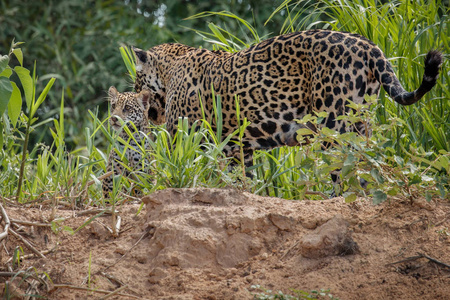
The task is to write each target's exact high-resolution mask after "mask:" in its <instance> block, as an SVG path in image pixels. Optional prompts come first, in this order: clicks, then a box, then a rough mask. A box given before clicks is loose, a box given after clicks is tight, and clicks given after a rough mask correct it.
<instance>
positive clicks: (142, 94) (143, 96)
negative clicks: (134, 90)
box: [138, 90, 150, 111]
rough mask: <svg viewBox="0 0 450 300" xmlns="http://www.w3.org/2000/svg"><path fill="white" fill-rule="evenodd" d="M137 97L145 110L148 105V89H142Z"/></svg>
mask: <svg viewBox="0 0 450 300" xmlns="http://www.w3.org/2000/svg"><path fill="white" fill-rule="evenodd" d="M138 99H139V102H140V103H141V105H142V106H143V107H144V109H145V110H146V111H147V110H148V108H149V107H150V91H148V90H142V91H141V92H140V93H139V95H138Z"/></svg>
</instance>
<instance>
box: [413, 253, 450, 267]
mask: <svg viewBox="0 0 450 300" xmlns="http://www.w3.org/2000/svg"><path fill="white" fill-rule="evenodd" d="M417 254H418V255H420V256H421V257H423V258H426V259H428V260H429V261H432V262H434V263H435V264H438V265H441V266H443V267H446V268H448V269H450V265H448V264H446V263H443V262H441V261H439V260H437V259H435V258H433V257H430V256H428V255H425V254H423V253H419V252H417Z"/></svg>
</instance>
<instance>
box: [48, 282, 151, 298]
mask: <svg viewBox="0 0 450 300" xmlns="http://www.w3.org/2000/svg"><path fill="white" fill-rule="evenodd" d="M60 288H65V289H72V290H79V291H86V292H94V293H100V294H110V293H111V291H106V290H99V289H95V288H84V287H80V286H74V285H69V284H55V285H53V289H60ZM50 292H53V290H52V291H50ZM116 295H117V296H123V297H129V298H133V299H143V298H142V297H137V296H134V295H130V294H122V293H117V294H116Z"/></svg>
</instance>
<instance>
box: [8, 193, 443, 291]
mask: <svg viewBox="0 0 450 300" xmlns="http://www.w3.org/2000/svg"><path fill="white" fill-rule="evenodd" d="M143 201H144V202H145V203H146V206H145V208H143V209H142V211H141V212H140V213H138V211H139V207H140V205H139V203H135V204H130V203H128V204H125V205H123V206H122V207H120V208H119V216H120V217H121V229H120V233H119V235H118V237H116V238H114V237H113V236H112V234H111V232H110V231H109V227H110V224H111V216H110V215H106V214H105V215H103V216H101V217H98V218H95V220H94V221H92V222H91V223H89V224H88V225H86V226H85V227H83V228H82V229H80V230H79V231H78V232H76V233H75V234H73V235H72V234H71V233H70V232H69V231H67V230H62V228H63V226H67V227H70V228H72V229H76V228H78V227H79V226H81V225H82V224H84V223H85V222H86V221H87V220H88V219H89V218H90V217H92V216H94V215H95V214H88V215H87V214H85V212H81V211H75V210H68V209H63V208H59V209H58V210H57V211H56V214H57V215H58V217H60V218H64V220H63V221H60V222H59V223H58V226H54V228H53V230H52V228H50V227H41V226H37V225H38V224H36V223H47V224H48V220H49V217H50V215H51V213H52V212H51V209H49V208H46V207H30V208H23V207H14V206H11V205H7V204H3V205H4V207H5V210H6V213H7V215H8V216H9V218H11V219H12V225H11V228H12V229H13V230H14V232H16V233H17V234H18V235H20V236H21V237H23V238H24V239H26V241H28V242H30V243H31V244H32V246H33V247H34V248H35V249H36V250H37V251H39V252H40V253H43V255H45V258H43V257H38V256H37V255H36V254H32V253H33V252H32V251H31V250H30V247H27V246H26V245H25V244H24V241H22V240H19V238H18V237H15V236H14V235H13V234H12V233H11V232H10V233H9V234H8V236H7V237H6V238H5V239H4V240H3V241H2V248H1V251H0V254H1V257H0V259H1V268H2V270H1V271H3V272H2V273H0V275H1V276H0V282H1V283H0V285H1V286H0V288H1V290H2V293H3V295H4V296H6V295H9V296H10V297H11V296H12V297H11V298H14V297H15V298H16V299H22V298H27V296H26V295H40V296H43V297H46V298H48V299H102V297H104V296H107V297H108V299H254V298H257V295H259V294H260V293H261V292H262V290H261V289H257V288H255V285H260V286H261V287H264V288H265V289H270V290H273V291H274V292H275V291H276V292H278V291H282V292H283V293H286V294H294V292H293V291H292V290H291V289H296V290H303V291H306V292H308V293H310V292H311V291H312V290H320V289H324V290H329V292H328V293H329V294H332V295H333V296H334V297H335V298H339V299H450V268H449V267H448V265H449V264H450V203H449V202H448V200H436V201H435V202H432V203H426V202H425V201H424V200H423V201H416V202H415V203H414V204H411V202H410V201H409V200H408V201H406V200H401V199H391V200H390V201H388V202H385V203H384V204H382V205H378V206H374V205H372V204H371V201H370V199H366V200H364V199H358V201H356V202H354V203H351V204H346V203H344V201H343V199H342V198H334V199H330V200H326V201H287V200H283V199H277V198H264V197H258V196H255V195H252V194H249V193H245V192H238V191H235V190H218V189H182V190H176V189H168V190H164V191H158V192H156V193H154V194H152V195H149V196H146V197H144V199H143ZM25 220H27V221H31V222H34V223H35V224H34V225H33V226H30V225H20V224H19V221H25ZM4 226H5V219H4V218H2V222H1V229H0V230H1V231H3V228H4ZM57 229H58V230H59V232H57ZM18 246H20V247H21V248H18ZM15 249H23V253H21V257H22V260H21V261H20V263H19V264H17V263H13V261H14V260H13V259H11V258H12V257H13V255H14V252H15ZM49 250H53V251H52V252H49V253H48V251H49ZM16 252H20V251H19V250H16ZM30 254H31V255H30ZM433 260H434V261H433ZM114 291H115V292H116V293H115V294H113V295H108V294H107V293H112V292H114ZM321 299H322V298H321ZM323 299H329V298H323Z"/></svg>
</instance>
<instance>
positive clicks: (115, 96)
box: [102, 87, 154, 198]
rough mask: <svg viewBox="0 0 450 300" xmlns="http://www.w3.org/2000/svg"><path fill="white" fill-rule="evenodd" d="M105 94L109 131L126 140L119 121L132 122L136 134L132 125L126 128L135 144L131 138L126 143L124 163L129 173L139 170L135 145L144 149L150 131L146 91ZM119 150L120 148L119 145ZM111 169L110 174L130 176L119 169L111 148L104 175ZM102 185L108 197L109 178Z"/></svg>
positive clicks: (138, 158) (138, 157)
mask: <svg viewBox="0 0 450 300" xmlns="http://www.w3.org/2000/svg"><path fill="white" fill-rule="evenodd" d="M108 94H109V101H110V103H111V106H110V107H111V117H110V119H109V123H110V125H111V128H112V129H113V130H114V131H117V132H118V133H119V136H120V137H121V138H122V139H124V140H125V141H128V140H129V136H128V134H127V133H126V132H125V130H123V128H122V125H121V122H120V119H121V120H122V121H123V122H125V123H128V124H129V123H130V122H133V124H134V125H135V126H136V131H134V127H133V126H128V128H129V129H130V131H131V132H134V134H133V137H134V139H135V140H136V141H135V140H133V139H130V140H129V146H130V147H128V148H127V149H126V153H125V157H126V159H127V160H128V163H129V167H130V169H131V170H133V171H135V170H139V169H142V164H141V163H142V155H141V152H140V151H139V147H138V143H139V144H141V143H142V142H144V147H145V148H147V147H148V143H147V137H146V135H147V133H148V132H149V131H150V128H149V117H148V115H149V110H150V107H152V108H153V107H154V105H152V104H150V103H149V97H150V93H149V92H148V91H146V90H144V91H141V92H140V93H131V92H125V93H119V92H118V91H117V89H116V88H115V87H110V88H109V91H108ZM120 147H123V146H121V145H120ZM132 148H134V149H135V150H134V149H132ZM136 150H138V151H136ZM111 170H112V171H113V175H118V174H123V175H124V176H129V175H130V172H129V170H128V169H126V168H124V167H123V162H122V160H121V158H120V155H119V154H118V153H117V152H116V150H115V149H112V150H111V152H110V154H109V158H108V165H107V172H109V171H111ZM102 185H103V195H104V197H105V198H109V193H110V192H111V191H112V190H113V176H109V177H106V178H104V179H103V183H102Z"/></svg>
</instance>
